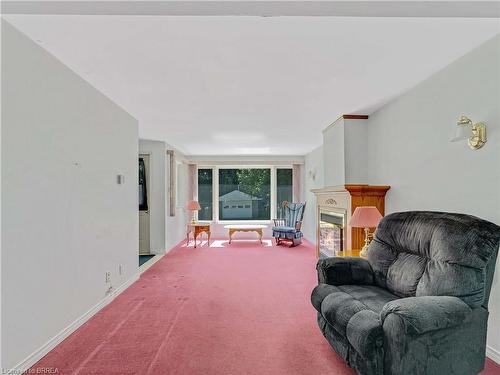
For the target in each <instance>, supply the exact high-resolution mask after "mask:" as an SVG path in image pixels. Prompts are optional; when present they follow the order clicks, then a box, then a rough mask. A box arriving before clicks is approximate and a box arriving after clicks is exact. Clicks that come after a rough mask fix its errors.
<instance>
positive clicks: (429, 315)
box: [380, 296, 472, 335]
mask: <svg viewBox="0 0 500 375" xmlns="http://www.w3.org/2000/svg"><path fill="white" fill-rule="evenodd" d="M471 311H472V310H471V308H470V307H469V306H468V305H467V304H466V303H465V302H464V301H462V300H461V299H460V298H457V297H450V296H422V297H408V298H401V299H397V300H394V301H390V302H387V303H386V304H385V306H384V307H383V308H382V312H381V314H380V315H381V319H382V322H385V321H386V320H388V319H390V318H396V317H399V318H400V320H401V323H402V326H403V329H404V333H406V334H417V335H420V334H423V333H426V332H430V331H435V330H439V329H444V328H449V327H454V326H457V325H460V324H462V323H464V322H466V321H467V318H468V317H469V316H470V315H471Z"/></svg>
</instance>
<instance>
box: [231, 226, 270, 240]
mask: <svg viewBox="0 0 500 375" xmlns="http://www.w3.org/2000/svg"><path fill="white" fill-rule="evenodd" d="M224 228H225V229H227V230H228V231H229V243H231V240H232V237H233V234H234V233H236V232H256V233H257V234H258V235H259V241H260V243H262V235H263V232H262V231H263V230H264V229H266V228H267V225H258V224H253V225H252V224H231V225H225V226H224Z"/></svg>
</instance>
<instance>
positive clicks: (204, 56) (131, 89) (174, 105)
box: [3, 15, 500, 155]
mask: <svg viewBox="0 0 500 375" xmlns="http://www.w3.org/2000/svg"><path fill="white" fill-rule="evenodd" d="M3 18H5V19H7V20H8V21H9V22H10V23H12V24H13V25H14V26H15V27H17V28H18V29H19V30H21V31H23V32H24V33H26V34H27V35H28V36H30V37H31V38H32V39H34V40H35V41H37V42H38V43H39V44H40V45H41V46H42V47H43V48H45V49H47V50H48V51H50V52H51V53H53V54H54V55H55V56H56V57H58V58H59V59H60V60H61V61H62V62H64V63H65V64H66V65H68V66H69V67H70V68H72V69H73V70H74V71H75V72H77V73H78V74H79V75H81V76H82V77H83V78H84V79H86V80H88V81H89V82H90V83H91V84H92V85H94V86H95V87H96V88H98V89H99V90H101V91H102V92H103V93H105V94H106V95H108V96H109V97H110V98H111V99H113V100H114V101H115V102H117V103H118V104H119V105H121V106H122V107H123V108H125V109H126V110H127V111H128V112H129V113H131V114H132V115H133V116H135V117H136V118H137V119H138V120H139V126H140V137H141V138H146V139H157V140H165V141H167V142H168V143H170V144H171V145H173V146H176V147H177V148H178V149H179V150H180V151H182V152H184V153H186V154H191V155H242V154H246V155H253V154H259V155H261V154H262V155H266V154H270V155H271V154H272V155H302V154H305V153H307V152H309V151H310V150H312V149H313V148H315V147H317V146H319V145H320V144H321V130H322V129H324V128H325V127H326V126H327V125H328V124H329V123H331V122H332V121H333V120H335V119H336V118H337V117H338V116H339V115H341V114H345V113H351V114H352V113H354V114H370V113H371V112H372V111H374V110H376V109H377V108H380V107H381V106H382V105H383V104H384V103H386V102H387V101H388V100H390V99H391V98H394V97H395V96H397V95H399V94H401V93H402V92H404V91H406V90H408V89H409V88H411V87H412V86H414V85H416V84H418V83H419V82H421V81H422V80H423V79H425V78H426V77H428V76H430V75H431V74H432V73H434V72H436V71H437V70H439V69H441V68H443V67H444V66H446V65H448V64H449V63H450V62H452V61H453V60H455V59H457V58H458V57H460V56H462V55H464V54H465V53H467V52H468V51H470V50H471V49H473V48H474V47H476V46H478V45H479V44H481V43H482V42H484V41H486V40H487V39H489V38H491V37H493V36H494V35H495V34H497V33H499V32H500V24H499V20H498V19H463V18H462V19H459V18H395V17H392V18H350V17H343V18H335V17H250V16H248V17H247V16H245V17H241V16H240V17H229V16H226V17H209V16H204V17H191V16H183V17H172V16H117V15H113V16H95V15H90V16H79V15H64V16H61V15H60V16H45V15H44V16H39V15H4V16H3ZM436 105H439V104H438V103H436ZM459 112H460V108H457V115H459V114H460V113H459ZM400 125H401V126H405V124H400Z"/></svg>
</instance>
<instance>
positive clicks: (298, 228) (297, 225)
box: [295, 220, 302, 230]
mask: <svg viewBox="0 0 500 375" xmlns="http://www.w3.org/2000/svg"><path fill="white" fill-rule="evenodd" d="M301 227H302V221H301V220H299V221H296V222H295V229H297V230H300V228H301Z"/></svg>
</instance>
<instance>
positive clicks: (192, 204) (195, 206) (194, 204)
mask: <svg viewBox="0 0 500 375" xmlns="http://www.w3.org/2000/svg"><path fill="white" fill-rule="evenodd" d="M186 209H187V210H189V211H198V210H201V206H200V204H199V203H198V201H189V202H187V204H186Z"/></svg>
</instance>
